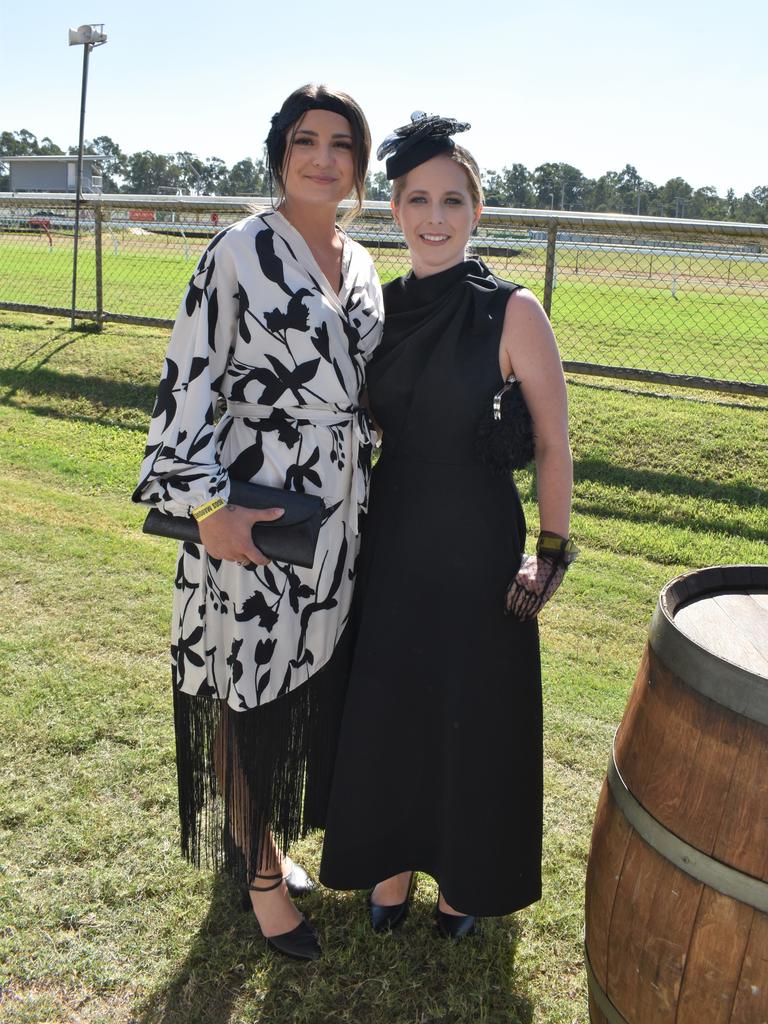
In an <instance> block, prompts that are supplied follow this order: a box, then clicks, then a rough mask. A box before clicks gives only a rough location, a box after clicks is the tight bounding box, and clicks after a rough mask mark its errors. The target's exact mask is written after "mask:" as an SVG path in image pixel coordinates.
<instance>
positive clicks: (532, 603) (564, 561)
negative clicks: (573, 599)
mask: <svg viewBox="0 0 768 1024" xmlns="http://www.w3.org/2000/svg"><path fill="white" fill-rule="evenodd" d="M578 553H579V549H578V548H577V547H576V545H575V544H574V543H573V540H571V539H570V538H566V537H561V536H560V535H559V534H556V533H549V532H546V531H542V532H541V533H540V534H539V539H538V542H537V544H536V554H535V555H523V558H522V561H521V563H520V569H519V570H518V573H517V576H515V578H514V579H513V580H512V582H511V583H510V585H509V586H508V587H507V597H506V613H507V614H508V615H513V616H514V617H515V618H516V619H520V620H521V621H525V620H527V619H533V618H535V617H536V616H537V615H538V614H539V612H540V611H541V609H542V608H543V607H544V605H545V604H546V603H547V601H548V600H549V599H550V598H551V597H552V595H553V594H554V593H555V591H556V590H557V588H558V587H559V586H560V584H561V583H562V580H563V576H565V572H566V569H567V568H568V566H569V565H570V564H571V562H572V561H573V560H574V559H575V558H576V556H577V555H578Z"/></svg>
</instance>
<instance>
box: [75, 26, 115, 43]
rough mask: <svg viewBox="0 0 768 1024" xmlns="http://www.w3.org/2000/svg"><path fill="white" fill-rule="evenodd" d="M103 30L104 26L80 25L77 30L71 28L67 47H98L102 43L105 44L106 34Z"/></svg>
mask: <svg viewBox="0 0 768 1024" xmlns="http://www.w3.org/2000/svg"><path fill="white" fill-rule="evenodd" d="M103 28H104V24H103V23H101V24H97V25H81V26H80V27H79V28H71V29H70V30H69V45H70V46H100V45H101V44H102V43H106V41H107V36H106V33H104V32H102V31H101V30H102V29H103Z"/></svg>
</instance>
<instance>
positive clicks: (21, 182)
mask: <svg viewBox="0 0 768 1024" xmlns="http://www.w3.org/2000/svg"><path fill="white" fill-rule="evenodd" d="M99 159H100V158H99V157H98V156H91V155H83V185H82V188H83V192H101V170H100V168H99V167H98V161H99ZM0 163H4V164H7V165H8V168H9V171H10V175H11V184H10V191H11V192H64V193H66V192H72V193H74V192H75V191H76V188H77V156H76V155H75V156H3V155H2V154H0Z"/></svg>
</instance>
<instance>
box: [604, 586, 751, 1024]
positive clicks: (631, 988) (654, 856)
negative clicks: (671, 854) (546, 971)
mask: <svg viewBox="0 0 768 1024" xmlns="http://www.w3.org/2000/svg"><path fill="white" fill-rule="evenodd" d="M711 580H712V576H711V574H710V576H709V581H711ZM723 580H724V582H725V583H727V582H728V581H729V576H728V574H727V573H724V574H723ZM761 581H762V582H761ZM754 582H755V581H753V580H748V581H747V583H749V585H750V586H751V585H752V584H753V583H754ZM756 582H757V585H758V586H760V585H762V586H763V587H765V573H764V571H763V570H761V571H760V574H759V575H758V576H757V577H756ZM686 586H689V587H690V597H692V598H695V597H696V596H697V592H696V588H697V581H696V580H694V579H692V580H691V581H690V583H688V582H687V581H685V582H684V584H683V588H682V589H683V591H684V590H685V587H686ZM757 596H758V598H759V600H758V601H757V605H759V604H760V602H761V601H763V600H764V599H765V602H768V596H766V595H765V594H758V595H757ZM766 686H768V680H766ZM755 717H759V716H755ZM615 756H616V763H617V767H618V770H619V773H620V775H621V777H622V778H623V780H624V781H625V783H626V784H627V787H628V789H629V791H630V793H631V794H632V795H633V796H634V798H635V799H636V800H638V801H639V803H640V804H641V805H642V806H643V807H644V808H645V809H646V810H647V811H648V812H649V813H650V814H652V815H653V817H655V818H656V819H657V820H658V821H659V822H661V823H662V824H663V825H664V826H665V827H666V828H667V829H669V831H671V832H672V833H674V834H675V835H677V836H679V837H680V838H681V839H683V840H685V841H686V842H687V843H689V844H690V845H691V846H693V847H694V848H695V849H697V850H700V851H702V852H703V853H705V854H708V855H710V856H712V857H714V858H715V859H716V860H718V861H721V862H722V863H723V864H726V865H729V866H730V867H732V868H734V869H735V870H736V871H739V872H742V873H744V874H745V875H749V876H752V878H756V879H761V880H763V881H768V726H766V725H764V724H761V723H760V722H759V721H756V720H752V718H751V717H748V716H747V715H746V714H739V713H737V712H736V711H731V710H729V709H728V708H727V707H724V706H722V705H721V704H719V703H718V702H717V700H713V699H709V698H707V697H704V696H702V695H701V694H700V693H698V692H697V689H696V688H695V687H694V686H691V685H687V684H686V682H685V681H683V680H681V679H679V678H678V677H677V676H676V675H675V674H674V673H673V672H672V671H671V670H670V669H669V668H668V667H667V666H666V665H665V664H664V663H663V661H662V660H661V659H660V658H659V657H657V655H656V653H655V651H654V649H653V647H652V646H651V645H650V644H649V645H647V646H646V650H645V652H644V655H643V659H642V661H641V664H640V667H639V669H638V673H637V677H636V679H635V684H634V686H633V688H632V692H631V695H630V699H629V703H628V705H627V709H626V712H625V715H624V717H623V719H622V724H621V726H620V728H619V731H618V733H617V737H616V742H615ZM713 884H716V883H713ZM586 895H587V899H586V948H587V956H588V957H589V961H590V964H591V967H592V971H593V974H594V984H595V986H596V987H597V986H599V988H600V989H601V990H602V991H601V993H600V994H599V998H597V993H594V992H593V993H590V1019H591V1020H592V1022H593V1024H610V1021H611V1020H613V1019H614V1017H615V1013H616V1012H618V1013H619V1014H621V1016H622V1017H623V1018H624V1019H625V1020H626V1021H627V1022H629V1024H667V1022H669V1024H701V1022H703V1021H706V1024H768V915H766V914H765V913H761V912H760V911H759V910H756V909H754V908H753V907H751V906H749V905H748V904H747V903H746V902H741V901H740V900H738V899H736V898H734V897H731V896H728V895H723V894H722V893H720V892H718V891H716V890H715V889H713V888H710V887H709V886H707V885H705V884H703V883H702V882H700V881H698V880H697V879H695V878H693V877H691V876H690V875H688V874H687V873H686V872H684V871H682V870H681V869H679V868H677V867H675V866H674V865H673V864H672V863H671V862H670V861H668V860H666V859H665V858H664V857H663V856H662V855H661V854H660V853H658V852H657V851H656V850H655V849H654V848H653V847H652V846H650V845H649V844H648V843H646V842H645V840H643V839H642V838H641V837H640V835H639V834H637V833H636V832H635V830H634V828H633V827H632V825H631V824H630V823H629V821H627V819H626V818H625V817H624V814H623V812H622V810H621V809H620V807H619V806H618V804H617V803H616V801H615V799H614V797H613V794H612V792H611V789H610V787H609V786H608V784H607V783H606V784H604V786H603V789H602V792H601V795H600V801H599V804H598V809H597V814H596V818H595V828H594V833H593V840H592V850H591V852H590V858H589V863H588V868H587V894H586ZM606 996H607V998H608V999H609V1000H610V1002H611V1003H612V1004H613V1007H614V1008H615V1011H613V1012H612V1014H611V1016H610V1018H607V1017H606V1016H605V1014H604V1013H603V1011H602V1009H601V1000H604V999H605V998H606ZM606 1013H607V1009H606Z"/></svg>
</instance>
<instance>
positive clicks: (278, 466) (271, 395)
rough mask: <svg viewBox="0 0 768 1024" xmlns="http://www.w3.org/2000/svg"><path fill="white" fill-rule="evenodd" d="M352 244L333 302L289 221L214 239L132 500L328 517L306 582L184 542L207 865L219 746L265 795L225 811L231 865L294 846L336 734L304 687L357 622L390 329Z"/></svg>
mask: <svg viewBox="0 0 768 1024" xmlns="http://www.w3.org/2000/svg"><path fill="white" fill-rule="evenodd" d="M341 237H342V242H343V254H342V282H341V289H340V291H339V293H338V295H337V294H336V292H335V290H334V289H333V288H332V287H331V285H330V283H329V282H328V281H327V280H326V278H325V276H324V275H323V273H322V271H321V270H320V268H319V266H318V265H317V262H316V261H315V259H314V257H313V255H312V253H311V251H310V249H309V246H308V245H307V243H306V242H305V241H304V238H303V237H302V236H301V234H300V233H299V232H298V231H297V230H296V229H295V228H294V227H293V226H292V225H291V224H290V223H289V222H288V221H287V220H286V219H285V217H283V216H282V214H281V213H279V212H278V211H274V210H269V211H267V212H264V213H260V214H257V215H254V216H252V217H248V218H246V219H245V220H242V221H239V222H238V223H236V224H234V225H233V226H232V227H230V228H227V229H226V230H224V231H222V232H221V233H220V234H219V235H217V236H216V238H214V240H213V241H212V242H211V244H210V245H209V246H208V248H207V250H206V251H205V253H204V254H203V256H202V259H201V260H200V263H199V264H198V266H197V269H196V270H195V272H194V274H193V275H192V279H191V281H190V283H189V288H188V290H187V293H186V296H185V298H184V300H183V301H182V305H181V308H180V310H179V314H178V317H177V320H176V324H175V327H174V329H173V334H172V336H171V341H170V345H169V347H168V352H167V357H166V361H165V366H164V370H163V377H162V380H161V382H160V387H159V391H158V396H157V401H156V404H155V408H154V410H153V413H152V420H151V425H150V430H149V438H148V443H147V449H146V453H145V458H144V462H143V465H142V469H141V477H140V482H139V485H138V487H137V489H136V491H135V493H134V500H137V501H144V502H149V503H152V504H155V505H157V506H158V507H159V508H161V509H162V510H164V511H166V512H170V513H173V514H175V515H179V514H182V515H186V514H188V513H189V511H190V509H191V508H194V507H196V506H197V505H200V504H202V503H203V502H205V501H206V500H208V499H209V498H211V497H213V496H215V495H221V496H222V497H224V498H226V497H227V496H228V492H229V482H230V478H233V479H237V480H257V481H258V482H259V483H264V484H269V485H272V486H275V487H280V488H284V489H287V490H294V491H302V492H306V493H310V494H318V495H321V496H322V498H323V499H324V502H325V506H326V510H327V511H326V516H325V519H324V522H323V526H322V528H321V531H320V540H319V543H318V548H317V552H316V555H315V562H314V565H313V567H312V568H311V569H304V568H299V567H294V566H291V565H288V564H283V563H280V562H273V563H271V564H270V565H268V566H264V567H260V566H250V567H242V566H240V565H238V564H237V563H235V562H231V561H224V560H221V559H216V558H212V557H210V556H208V555H207V553H206V551H205V549H204V548H203V547H202V546H198V545H195V544H184V545H182V546H180V553H179V561H178V568H177V572H176V580H175V593H174V604H173V623H172V637H171V654H172V666H173V681H174V695H175V708H176V734H177V751H178V755H179V756H178V759H177V760H178V766H179V787H180V797H181V817H182V826H183V829H182V833H183V834H182V841H183V845H184V848H185V850H186V852H187V853H188V854H189V855H190V856H192V858H193V859H194V860H198V859H199V856H200V846H201V842H200V840H201V830H202V831H208V832H210V831H211V825H212V822H211V820H210V811H211V806H213V804H214V803H216V804H221V801H220V800H218V801H217V800H213V798H214V797H221V795H222V794H221V790H222V778H221V776H222V773H223V769H222V768H221V766H220V765H219V766H218V767H217V771H218V774H219V778H218V780H213V779H212V778H211V779H210V786H208V787H206V786H202V789H203V790H205V789H206V788H207V789H208V790H210V792H206V793H203V795H202V796H201V780H203V781H204V780H205V779H207V778H209V777H211V776H212V772H213V769H212V767H211V766H212V764H213V759H214V757H215V755H216V751H215V749H214V748H215V747H216V745H217V744H218V745H219V747H220V748H221V749H224V747H226V748H227V751H226V752H227V764H228V765H229V769H230V770H229V771H228V772H226V773H225V774H227V776H228V777H229V778H230V780H231V778H232V777H233V776H237V775H238V774H243V773H244V775H245V776H246V777H247V778H246V783H247V784H246V787H245V788H246V789H248V790H257V791H258V792H252V793H250V794H249V797H248V801H247V802H248V803H249V806H250V809H249V810H248V813H247V814H246V815H245V818H243V819H242V820H241V821H239V823H238V824H237V827H236V828H235V826H234V825H233V822H232V820H231V818H232V813H233V811H232V807H231V806H228V801H227V800H226V799H225V800H224V802H223V809H222V807H218V810H217V811H216V814H218V815H219V817H221V815H222V814H223V819H222V820H221V821H219V822H218V824H219V825H221V824H223V825H224V827H225V832H229V833H230V840H231V842H230V846H231V849H230V850H229V851H227V849H226V845H227V842H226V840H225V851H224V852H225V856H224V857H223V858H217V856H216V846H217V844H216V842H215V841H213V840H212V842H211V843H210V844H208V845H209V846H210V847H211V849H212V851H213V854H214V859H215V860H217V859H219V860H222V862H223V863H225V865H229V866H232V863H233V860H234V859H236V856H235V853H234V852H233V851H234V850H235V848H237V849H238V850H239V851H240V852H242V850H243V848H244V846H247V842H246V839H245V838H244V836H243V833H244V832H253V830H254V829H256V830H257V831H258V830H263V828H264V827H265V826H266V825H270V826H272V827H273V829H276V830H277V832H278V833H281V834H282V837H283V839H284V840H285V841H290V839H292V838H294V837H295V835H296V834H298V831H300V829H301V822H300V819H301V810H300V808H299V809H298V810H297V809H296V808H292V809H291V810H290V813H288V814H287V818H286V812H285V809H286V806H287V803H291V800H289V799H288V798H287V796H286V793H285V788H286V786H288V787H289V788H290V787H292V789H293V790H295V791H296V793H297V794H298V796H297V801H298V803H299V805H301V803H302V802H304V803H306V800H307V797H306V794H305V793H303V791H302V792H299V790H301V787H302V786H303V781H302V778H303V774H304V773H306V771H307V770H308V768H309V767H310V762H311V760H312V753H311V750H310V751H309V753H308V752H307V751H308V749H309V748H310V747H312V746H313V744H314V745H315V746H316V745H317V744H320V745H321V746H322V745H323V743H324V742H325V743H327V742H328V741H329V740H328V737H326V738H325V739H324V738H323V737H318V736H317V735H316V732H317V727H318V723H319V722H321V721H324V722H325V724H324V728H325V730H326V732H327V731H328V728H329V722H328V721H327V715H325V716H324V715H323V714H322V713H321V712H322V708H321V706H320V704H321V695H319V694H317V693H312V694H311V693H310V692H309V691H311V690H313V689H315V688H316V682H317V680H318V679H321V678H322V673H321V671H320V670H322V669H323V667H324V666H327V665H328V663H329V662H330V661H331V659H332V656H333V655H334V651H335V649H336V647H337V643H338V641H339V639H340V638H341V637H342V634H343V632H344V627H345V625H346V622H347V618H348V615H349V607H350V602H351V597H352V590H353V585H354V570H355V560H356V556H357V551H358V535H359V522H360V514H361V512H362V511H364V509H365V504H366V498H367V489H368V477H369V465H370V459H369V456H370V441H371V438H370V431H369V426H368V419H367V416H366V414H365V412H364V411H363V410H361V409H360V408H359V397H360V393H361V391H362V390H363V388H364V374H365V364H366V362H367V360H368V359H369V358H370V356H371V355H372V353H373V351H374V349H375V347H376V345H377V344H378V342H379V340H380V336H381V329H382V320H383V307H382V298H381V288H380V286H379V282H378V278H377V275H376V271H375V268H374V266H373V262H372V260H371V258H370V256H369V255H368V253H367V252H366V250H365V249H363V248H362V247H361V246H360V245H358V244H357V243H356V242H354V241H352V240H351V239H350V238H348V237H347V236H346V235H345V234H344V233H343V232H341ZM222 410H223V411H222ZM219 413H221V415H220V418H218V420H217V416H218V415H219ZM310 682H311V685H310V686H307V684H309V683H310ZM211 698H213V699H211ZM216 698H219V699H218V700H217V699H216ZM273 704H274V705H275V708H274V709H270V705H273ZM233 712H238V714H233ZM334 713H335V712H334ZM227 723H229V724H227ZM222 744H223V746H222ZM233 751H234V752H233ZM321 753H323V756H324V758H325V759H328V757H332V751H327V750H326V751H324V752H321ZM233 757H235V758H236V759H237V760H236V761H233ZM308 758H309V760H308ZM273 761H277V762H278V763H277V764H274V765H272V769H273V772H272V773H273V774H275V773H276V774H277V776H278V777H280V775H281V773H282V776H283V779H282V783H280V784H279V785H277V786H276V784H273V783H271V784H270V786H268V787H266V788H265V785H264V781H263V779H262V778H258V779H257V778H256V775H261V776H263V774H264V772H266V771H267V770H268V769H269V768H270V763H271V762H273ZM213 774H215V773H213ZM300 777H302V778H300ZM230 785H235V788H240V789H242V788H243V787H237V786H236V784H234V783H231V782H230ZM275 788H277V790H278V791H279V792H266V790H267V789H269V790H275ZM230 795H232V794H230ZM265 800H266V803H267V804H269V803H271V804H272V805H273V806H272V807H271V809H270V807H269V806H265ZM229 803H231V801H229ZM239 805H240V806H239V809H238V811H237V814H238V815H240V816H242V815H243V813H244V812H243V808H242V806H241V805H242V799H240V800H239ZM278 805H279V806H278ZM284 818H285V819H286V820H285V821H283V820H282V819H284ZM203 819H205V822H207V824H204V823H203ZM288 819H290V821H288ZM214 825H215V823H214ZM217 828H218V825H215V827H213V829H212V831H213V833H215V832H216V831H217ZM234 833H237V836H235V837H234V838H233V834H234ZM203 845H205V844H203ZM251 845H258V844H254V843H253V842H252V843H251ZM209 852H210V851H209ZM230 854H231V855H230ZM248 859H249V860H251V861H252V860H253V858H252V857H249V858H248Z"/></svg>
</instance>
